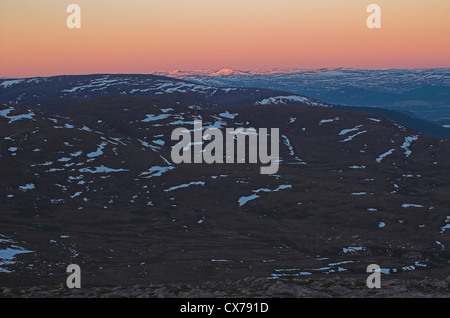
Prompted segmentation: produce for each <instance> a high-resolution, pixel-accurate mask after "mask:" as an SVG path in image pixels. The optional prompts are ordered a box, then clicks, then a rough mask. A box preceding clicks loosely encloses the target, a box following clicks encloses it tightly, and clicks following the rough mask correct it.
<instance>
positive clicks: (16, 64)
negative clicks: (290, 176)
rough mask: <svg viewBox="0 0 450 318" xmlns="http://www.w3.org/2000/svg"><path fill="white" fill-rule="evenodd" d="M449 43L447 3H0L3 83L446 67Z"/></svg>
mask: <svg viewBox="0 0 450 318" xmlns="http://www.w3.org/2000/svg"><path fill="white" fill-rule="evenodd" d="M71 3H75V4H78V5H79V6H80V8H81V28H80V29H69V28H68V27H67V25H66V20H67V18H68V16H69V15H70V13H67V12H66V8H67V6H68V5H69V4H71ZM372 3H375V4H378V5H379V7H380V8H381V28H380V29H369V28H368V27H367V25H366V20H367V18H368V16H369V15H370V13H367V12H366V9H367V6H368V5H370V4H372ZM449 35H450V1H449V0H370V1H365V0H70V1H66V0H39V1H37V0H0V77H31V76H51V75H62V74H92V73H151V72H157V71H170V70H175V69H182V70H195V69H213V70H214V69H215V70H218V69H222V68H232V69H238V70H252V69H253V70H263V69H272V68H303V69H314V68H323V67H348V68H364V69H385V68H434V67H445V68H448V67H450V41H449Z"/></svg>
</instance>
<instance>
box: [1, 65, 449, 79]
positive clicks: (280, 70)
mask: <svg viewBox="0 0 450 318" xmlns="http://www.w3.org/2000/svg"><path fill="white" fill-rule="evenodd" d="M224 70H230V71H234V72H242V73H244V74H241V76H245V75H253V74H256V75H264V74H263V73H264V72H274V73H276V72H277V71H278V73H288V72H289V71H291V72H301V71H306V72H307V71H322V70H330V71H332V70H355V71H390V70H408V71H419V70H450V66H447V67H445V66H443V67H411V68H408V67H399V68H396V67H387V68H355V67H318V68H298V67H275V68H266V69H245V70H244V69H235V68H220V69H174V70H165V71H150V72H142V73H136V72H125V73H123V72H111V73H109V72H94V73H80V74H74V73H72V74H55V75H35V76H23V77H7V76H0V79H26V78H37V77H39V78H48V77H59V76H92V75H157V76H158V75H159V76H166V77H170V75H171V74H172V75H176V72H178V73H180V74H182V73H186V74H189V73H195V72H212V73H219V72H220V71H224ZM245 73H248V74H245ZM252 73H253V74H252ZM258 73H261V74H258ZM164 74H166V75H164ZM205 76H208V75H205ZM218 76H238V75H218Z"/></svg>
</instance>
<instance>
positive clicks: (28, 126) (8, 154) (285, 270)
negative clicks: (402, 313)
mask: <svg viewBox="0 0 450 318" xmlns="http://www.w3.org/2000/svg"><path fill="white" fill-rule="evenodd" d="M92 85H93V84H92ZM161 85H162V84H161ZM177 85H178V84H177ZM79 87H81V86H79ZM83 87H86V84H85V85H84V86H83ZM93 87H94V88H96V89H97V88H98V86H95V85H93ZM164 87H167V86H164ZM177 87H178V86H177ZM74 89H75V88H71V89H66V90H69V91H70V90H74ZM75 91H77V90H75ZM212 92H214V90H212ZM266 93H267V92H265V94H266ZM155 94H156V93H155ZM211 94H212V93H211ZM267 94H268V93H267ZM194 97H195V96H194ZM194 97H192V98H194ZM238 97H239V98H240V99H241V100H242V98H243V97H242V96H241V95H239V96H238ZM166 98H167V96H165V98H164V100H160V99H157V94H156V95H155V96H150V97H148V96H147V97H145V96H140V97H136V96H122V95H105V96H100V97H98V98H93V99H90V100H86V101H83V102H80V101H79V100H78V102H80V103H79V104H77V105H74V106H72V107H67V108H66V109H64V110H63V111H60V112H58V113H57V114H55V113H51V112H48V111H45V110H42V109H36V108H30V107H29V106H27V105H22V106H19V105H12V104H2V105H0V142H1V149H0V150H1V153H0V180H1V181H0V211H1V212H0V286H1V289H0V293H1V295H3V296H6V297H11V296H23V297H27V296H32V297H41V296H50V297H58V296H97V297H101V296H111V297H113V296H114V297H115V296H118V297H121V296H125V297H129V296H131V297H138V296H149V297H169V296H170V297H172V296H188V297H202V296H204V297H209V296H211V297H215V296H218V297H219V296H244V297H260V296H262V297H265V296H273V297H278V296H280V297H282V296H288V297H300V296H313V297H314V296H320V297H322V296H324V297H335V296H348V297H351V296H380V297H390V296H394V297H395V296H399V297H402V296H405V297H409V296H411V297H414V296H417V297H420V296H432V297H434V296H436V297H446V296H447V295H448V279H447V277H449V276H450V253H449V251H448V247H449V246H450V236H449V235H450V230H449V229H450V210H449V208H450V197H449V195H448V194H449V193H450V175H449V173H448V171H450V160H449V158H450V141H448V140H445V139H439V138H434V137H429V136H425V135H423V134H421V133H419V132H416V131H414V130H412V129H409V128H407V127H404V126H402V125H399V124H398V123H396V122H394V121H392V120H390V119H387V118H385V117H381V116H377V115H368V114H364V113H357V112H352V111H345V110H336V109H332V108H329V107H326V105H321V104H317V105H314V104H312V103H315V102H311V101H308V103H306V104H301V103H299V104H296V105H271V104H261V105H251V106H249V105H232V106H223V105H222V106H221V105H215V106H214V107H210V105H209V104H208V105H207V106H205V107H200V106H195V105H181V104H179V103H177V102H174V103H172V102H169V101H167V100H166ZM230 98H231V97H230ZM264 98H269V99H270V97H268V96H265V97H264ZM193 100H195V99H193ZM54 102H55V101H54V100H52V103H54ZM228 103H230V100H228ZM42 108H45V107H42ZM195 119H201V120H202V121H203V126H204V128H207V127H216V128H221V129H225V128H238V127H244V128H248V127H254V128H256V129H258V128H279V129H280V144H279V145H280V167H279V170H278V172H277V173H276V174H273V175H262V174H260V166H261V164H210V165H208V164H174V163H173V162H172V161H171V156H170V151H171V148H172V146H173V145H174V144H175V142H176V141H172V140H171V133H172V131H173V129H175V128H178V127H185V128H187V129H193V121H194V120H195ZM203 143H204V144H207V142H206V141H204V142H203ZM70 264H78V265H79V266H80V267H81V271H82V272H81V274H82V285H83V288H82V289H81V290H79V291H72V290H68V289H67V288H61V287H60V286H61V284H63V286H64V285H65V282H66V278H67V276H68V274H66V268H67V266H68V265H70ZM369 264H377V265H379V266H380V268H381V270H382V273H383V274H382V279H383V280H382V286H383V288H382V289H380V290H377V291H373V290H369V289H368V288H367V287H366V285H365V283H366V278H367V276H368V274H367V273H366V268H367V266H368V265H369ZM248 277H253V278H248ZM138 285H139V286H138ZM117 286H120V287H117Z"/></svg>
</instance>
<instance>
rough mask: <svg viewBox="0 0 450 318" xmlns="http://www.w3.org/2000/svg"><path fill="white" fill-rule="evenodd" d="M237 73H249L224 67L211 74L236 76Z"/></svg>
mask: <svg viewBox="0 0 450 318" xmlns="http://www.w3.org/2000/svg"><path fill="white" fill-rule="evenodd" d="M235 75H248V73H246V72H242V71H237V70H233V69H230V68H224V69H221V70H220V71H217V72H214V73H212V74H211V76H235Z"/></svg>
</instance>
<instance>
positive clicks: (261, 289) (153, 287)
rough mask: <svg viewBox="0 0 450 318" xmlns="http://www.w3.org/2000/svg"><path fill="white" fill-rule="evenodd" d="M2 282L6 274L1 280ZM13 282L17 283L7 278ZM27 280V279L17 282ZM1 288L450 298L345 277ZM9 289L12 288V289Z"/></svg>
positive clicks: (432, 290) (438, 286)
mask: <svg viewBox="0 0 450 318" xmlns="http://www.w3.org/2000/svg"><path fill="white" fill-rule="evenodd" d="M0 277H2V275H0ZM4 278H6V280H9V281H10V282H11V281H12V280H15V278H13V277H11V276H9V277H4ZM17 280H22V281H23V278H17ZM16 284H17V282H15V283H14V282H11V286H10V287H1V288H0V298H11V297H25V298H28V297H31V298H61V297H64V298H87V297H89V298H189V299H191V298H230V297H231V298H330V297H333V298H336V297H337V298H392V297H394V298H449V297H450V278H446V279H442V280H441V279H436V278H418V279H413V278H411V277H404V278H389V279H386V278H385V277H383V280H382V284H381V288H380V289H369V288H367V286H366V283H365V278H364V277H363V276H361V277H354V276H350V277H347V276H345V275H333V276H329V277H327V276H324V275H318V276H315V277H311V278H293V279H278V280H274V279H268V278H254V277H251V278H246V279H242V280H237V281H230V280H225V281H220V282H203V283H191V284H188V283H173V284H149V285H134V286H129V287H123V286H115V287H82V288H81V289H68V288H67V287H66V286H65V285H64V284H60V286H58V287H49V286H46V285H45V283H43V284H42V283H41V284H36V281H34V282H33V285H32V286H30V287H14V286H16ZM7 285H8V284H7Z"/></svg>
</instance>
